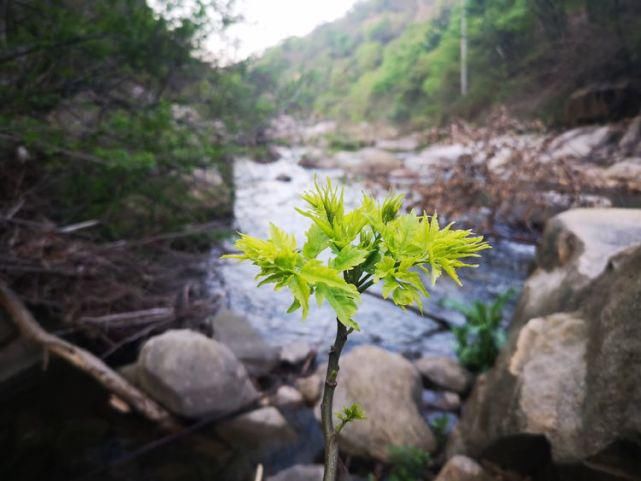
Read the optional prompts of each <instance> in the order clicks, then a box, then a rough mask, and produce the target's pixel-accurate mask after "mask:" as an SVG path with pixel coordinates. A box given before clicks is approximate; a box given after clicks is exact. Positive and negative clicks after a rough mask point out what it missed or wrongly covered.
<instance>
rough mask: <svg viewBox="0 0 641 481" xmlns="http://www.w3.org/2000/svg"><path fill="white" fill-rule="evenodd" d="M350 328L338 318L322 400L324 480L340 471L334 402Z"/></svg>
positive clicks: (331, 479)
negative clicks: (341, 358) (342, 355)
mask: <svg viewBox="0 0 641 481" xmlns="http://www.w3.org/2000/svg"><path fill="white" fill-rule="evenodd" d="M348 335H349V331H348V329H347V328H346V327H345V326H344V325H343V324H342V323H341V322H340V321H339V320H338V319H337V320H336V339H335V340H334V344H333V345H332V347H331V348H330V351H329V360H328V362H327V373H326V375H325V386H324V389H323V400H322V402H321V424H322V426H323V436H324V438H325V472H324V474H323V481H336V473H337V471H338V431H337V430H335V429H334V418H333V412H332V409H333V403H334V391H335V390H336V385H337V378H338V370H339V365H338V361H339V359H340V356H341V352H342V351H343V347H344V346H345V343H346V342H347V336H348Z"/></svg>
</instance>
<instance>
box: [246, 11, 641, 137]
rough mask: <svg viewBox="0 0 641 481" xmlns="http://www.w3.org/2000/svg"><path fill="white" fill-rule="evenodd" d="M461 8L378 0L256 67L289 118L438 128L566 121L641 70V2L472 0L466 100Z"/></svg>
mask: <svg viewBox="0 0 641 481" xmlns="http://www.w3.org/2000/svg"><path fill="white" fill-rule="evenodd" d="M461 4H462V3H461V2H457V1H453V0H403V1H391V0H368V1H363V2H361V3H358V4H357V5H356V6H355V7H354V9H353V10H352V11H351V12H350V13H349V14H348V15H347V16H346V17H345V18H343V19H341V20H339V21H336V22H333V23H330V24H326V25H323V26H321V27H319V28H318V29H316V30H315V31H314V32H313V33H311V34H310V35H308V36H307V37H304V38H291V39H289V40H287V41H285V42H284V43H283V44H282V45H280V46H278V47H276V48H273V49H271V50H269V51H268V52H267V53H266V54H265V55H264V56H263V57H262V58H260V59H259V60H258V61H257V62H256V64H255V69H256V71H257V72H258V73H259V74H260V76H261V79H262V80H263V82H264V85H270V84H269V82H272V84H271V85H270V87H271V88H270V89H266V90H269V91H270V92H271V93H270V95H273V92H275V98H276V101H275V102H276V104H277V105H279V107H280V108H281V110H283V111H287V112H290V113H291V112H295V113H300V114H304V115H309V114H312V113H315V114H318V115H321V116H329V117H335V118H343V119H349V120H361V119H369V120H387V121H394V122H398V123H406V122H411V123H412V124H418V125H422V124H429V123H433V122H435V121H438V120H442V119H445V118H448V117H451V116H466V117H475V116H478V115H479V114H480V113H482V112H483V111H485V110H486V109H487V108H488V107H490V106H492V105H495V104H497V103H505V104H509V105H510V107H511V108H512V110H513V111H515V112H516V113H520V114H522V113H526V112H527V113H528V114H529V115H536V116H544V117H547V118H550V119H552V120H562V119H563V115H562V114H563V105H564V102H563V100H564V99H565V98H566V97H567V96H568V95H569V94H571V93H572V92H573V91H575V90H576V89H579V88H582V87H589V86H591V85H595V84H599V83H601V84H603V83H604V82H607V83H616V82H621V81H625V82H632V83H635V81H636V80H635V79H638V77H639V74H640V73H641V72H640V67H639V65H641V63H640V62H639V55H641V4H639V2H637V1H635V0H617V1H607V2H604V1H602V0H562V1H558V2H556V1H548V0H535V1H528V0H467V4H466V17H467V36H468V44H469V64H468V68H469V72H470V74H469V79H470V91H469V94H468V95H467V96H465V97H462V96H461V95H460V94H459V92H460V37H461Z"/></svg>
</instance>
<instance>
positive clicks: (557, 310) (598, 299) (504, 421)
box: [448, 209, 641, 479]
mask: <svg viewBox="0 0 641 481" xmlns="http://www.w3.org/2000/svg"><path fill="white" fill-rule="evenodd" d="M533 280H534V282H533ZM640 313H641V210H629V211H625V210H622V209H610V210H600V209H598V210H596V209H595V210H594V211H585V210H581V211H578V212H576V211H575V212H568V213H565V214H562V215H560V216H558V217H557V218H555V219H553V220H552V221H551V222H550V224H549V225H548V228H547V229H546V233H545V235H544V238H543V242H542V244H541V247H540V251H539V268H538V270H537V271H536V272H535V273H534V274H533V276H532V277H531V278H530V279H529V280H528V282H527V284H526V290H525V292H524V294H523V296H522V299H521V301H520V307H519V309H518V311H517V314H516V317H515V320H514V324H513V325H512V327H511V331H510V336H509V340H508V343H507V345H506V348H505V350H504V352H503V353H502V354H501V356H500V357H499V359H498V361H497V363H496V365H495V367H494V368H493V369H492V370H491V371H489V372H488V373H487V374H486V375H485V376H482V377H481V378H479V379H478V380H477V383H476V386H475V389H474V391H473V393H472V396H471V398H470V400H469V401H468V403H467V404H466V405H465V407H464V410H463V416H462V418H461V422H460V424H459V426H458V427H457V430H456V436H454V438H453V439H454V441H453V442H451V443H450V445H449V446H448V454H449V455H452V454H454V453H457V452H458V453H461V452H462V453H466V454H468V455H471V456H472V457H478V456H481V455H483V454H484V453H485V455H488V454H487V453H492V452H497V451H499V449H498V448H497V447H499V446H503V447H505V446H506V445H509V444H514V442H515V441H514V440H516V439H518V440H519V442H522V443H525V444H524V445H522V448H523V450H525V451H527V450H528V449H529V448H528V446H527V443H532V444H533V445H534V444H535V443H539V442H540V439H541V438H544V439H545V440H546V442H547V443H549V447H550V452H551V460H552V462H553V463H554V464H555V465H570V466H572V465H574V466H580V469H581V470H582V471H581V473H582V475H583V473H589V474H585V476H586V477H585V479H611V478H604V477H605V476H606V475H605V474H604V473H613V472H618V473H619V475H620V478H619V477H614V478H612V479H638V477H637V478H635V477H633V476H638V475H639V473H641V442H640V441H639V439H641V410H639V409H638V407H639V405H640V403H641V356H640V354H639V353H641V322H640V320H641V318H640ZM531 451H534V449H532V450H531ZM490 460H491V459H490ZM577 469H578V468H577ZM575 474H576V473H575ZM577 476H578V474H577ZM599 476H602V477H601V478H600V477H599ZM626 476H627V477H626ZM561 479H572V478H561ZM582 479H583V478H582Z"/></svg>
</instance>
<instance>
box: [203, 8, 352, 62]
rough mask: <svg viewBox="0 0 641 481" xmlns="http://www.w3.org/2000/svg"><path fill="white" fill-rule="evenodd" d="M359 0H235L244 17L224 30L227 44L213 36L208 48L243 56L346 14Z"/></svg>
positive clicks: (236, 57)
mask: <svg viewBox="0 0 641 481" xmlns="http://www.w3.org/2000/svg"><path fill="white" fill-rule="evenodd" d="M357 1H358V0H236V2H237V8H236V10H237V12H238V13H240V14H241V15H242V16H243V17H244V21H242V22H241V23H239V24H237V25H233V26H232V27H230V28H229V30H228V31H227V34H226V36H227V38H228V40H229V41H230V44H228V43H227V42H225V43H223V42H221V40H220V39H217V38H212V39H211V40H210V41H209V42H208V45H207V49H208V50H211V51H212V52H213V53H218V54H221V53H222V54H223V55H224V57H227V60H228V61H234V60H243V59H245V58H247V57H248V56H250V55H252V54H259V53H261V52H263V51H264V50H265V49H267V48H269V47H272V46H274V45H276V44H278V43H279V42H280V41H281V40H284V39H286V38H288V37H292V36H303V35H306V34H308V33H309V32H311V31H312V30H313V29H314V28H315V27H317V26H318V25H321V24H323V23H325V22H329V21H332V20H336V19H337V18H340V17H342V16H343V15H345V14H346V13H347V12H348V11H349V10H350V9H351V7H352V6H353V5H354V4H355V3H356V2H357Z"/></svg>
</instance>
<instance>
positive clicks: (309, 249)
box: [303, 224, 330, 259]
mask: <svg viewBox="0 0 641 481" xmlns="http://www.w3.org/2000/svg"><path fill="white" fill-rule="evenodd" d="M305 235H306V236H307V242H305V245H303V255H304V256H305V257H307V258H308V259H313V258H315V257H316V256H318V254H320V253H321V252H323V251H324V250H325V249H327V247H329V243H330V240H329V237H327V235H326V234H325V233H324V232H323V230H322V229H321V228H320V227H318V225H317V224H312V225H311V227H310V228H309V229H308V230H307V232H306V234H305Z"/></svg>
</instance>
